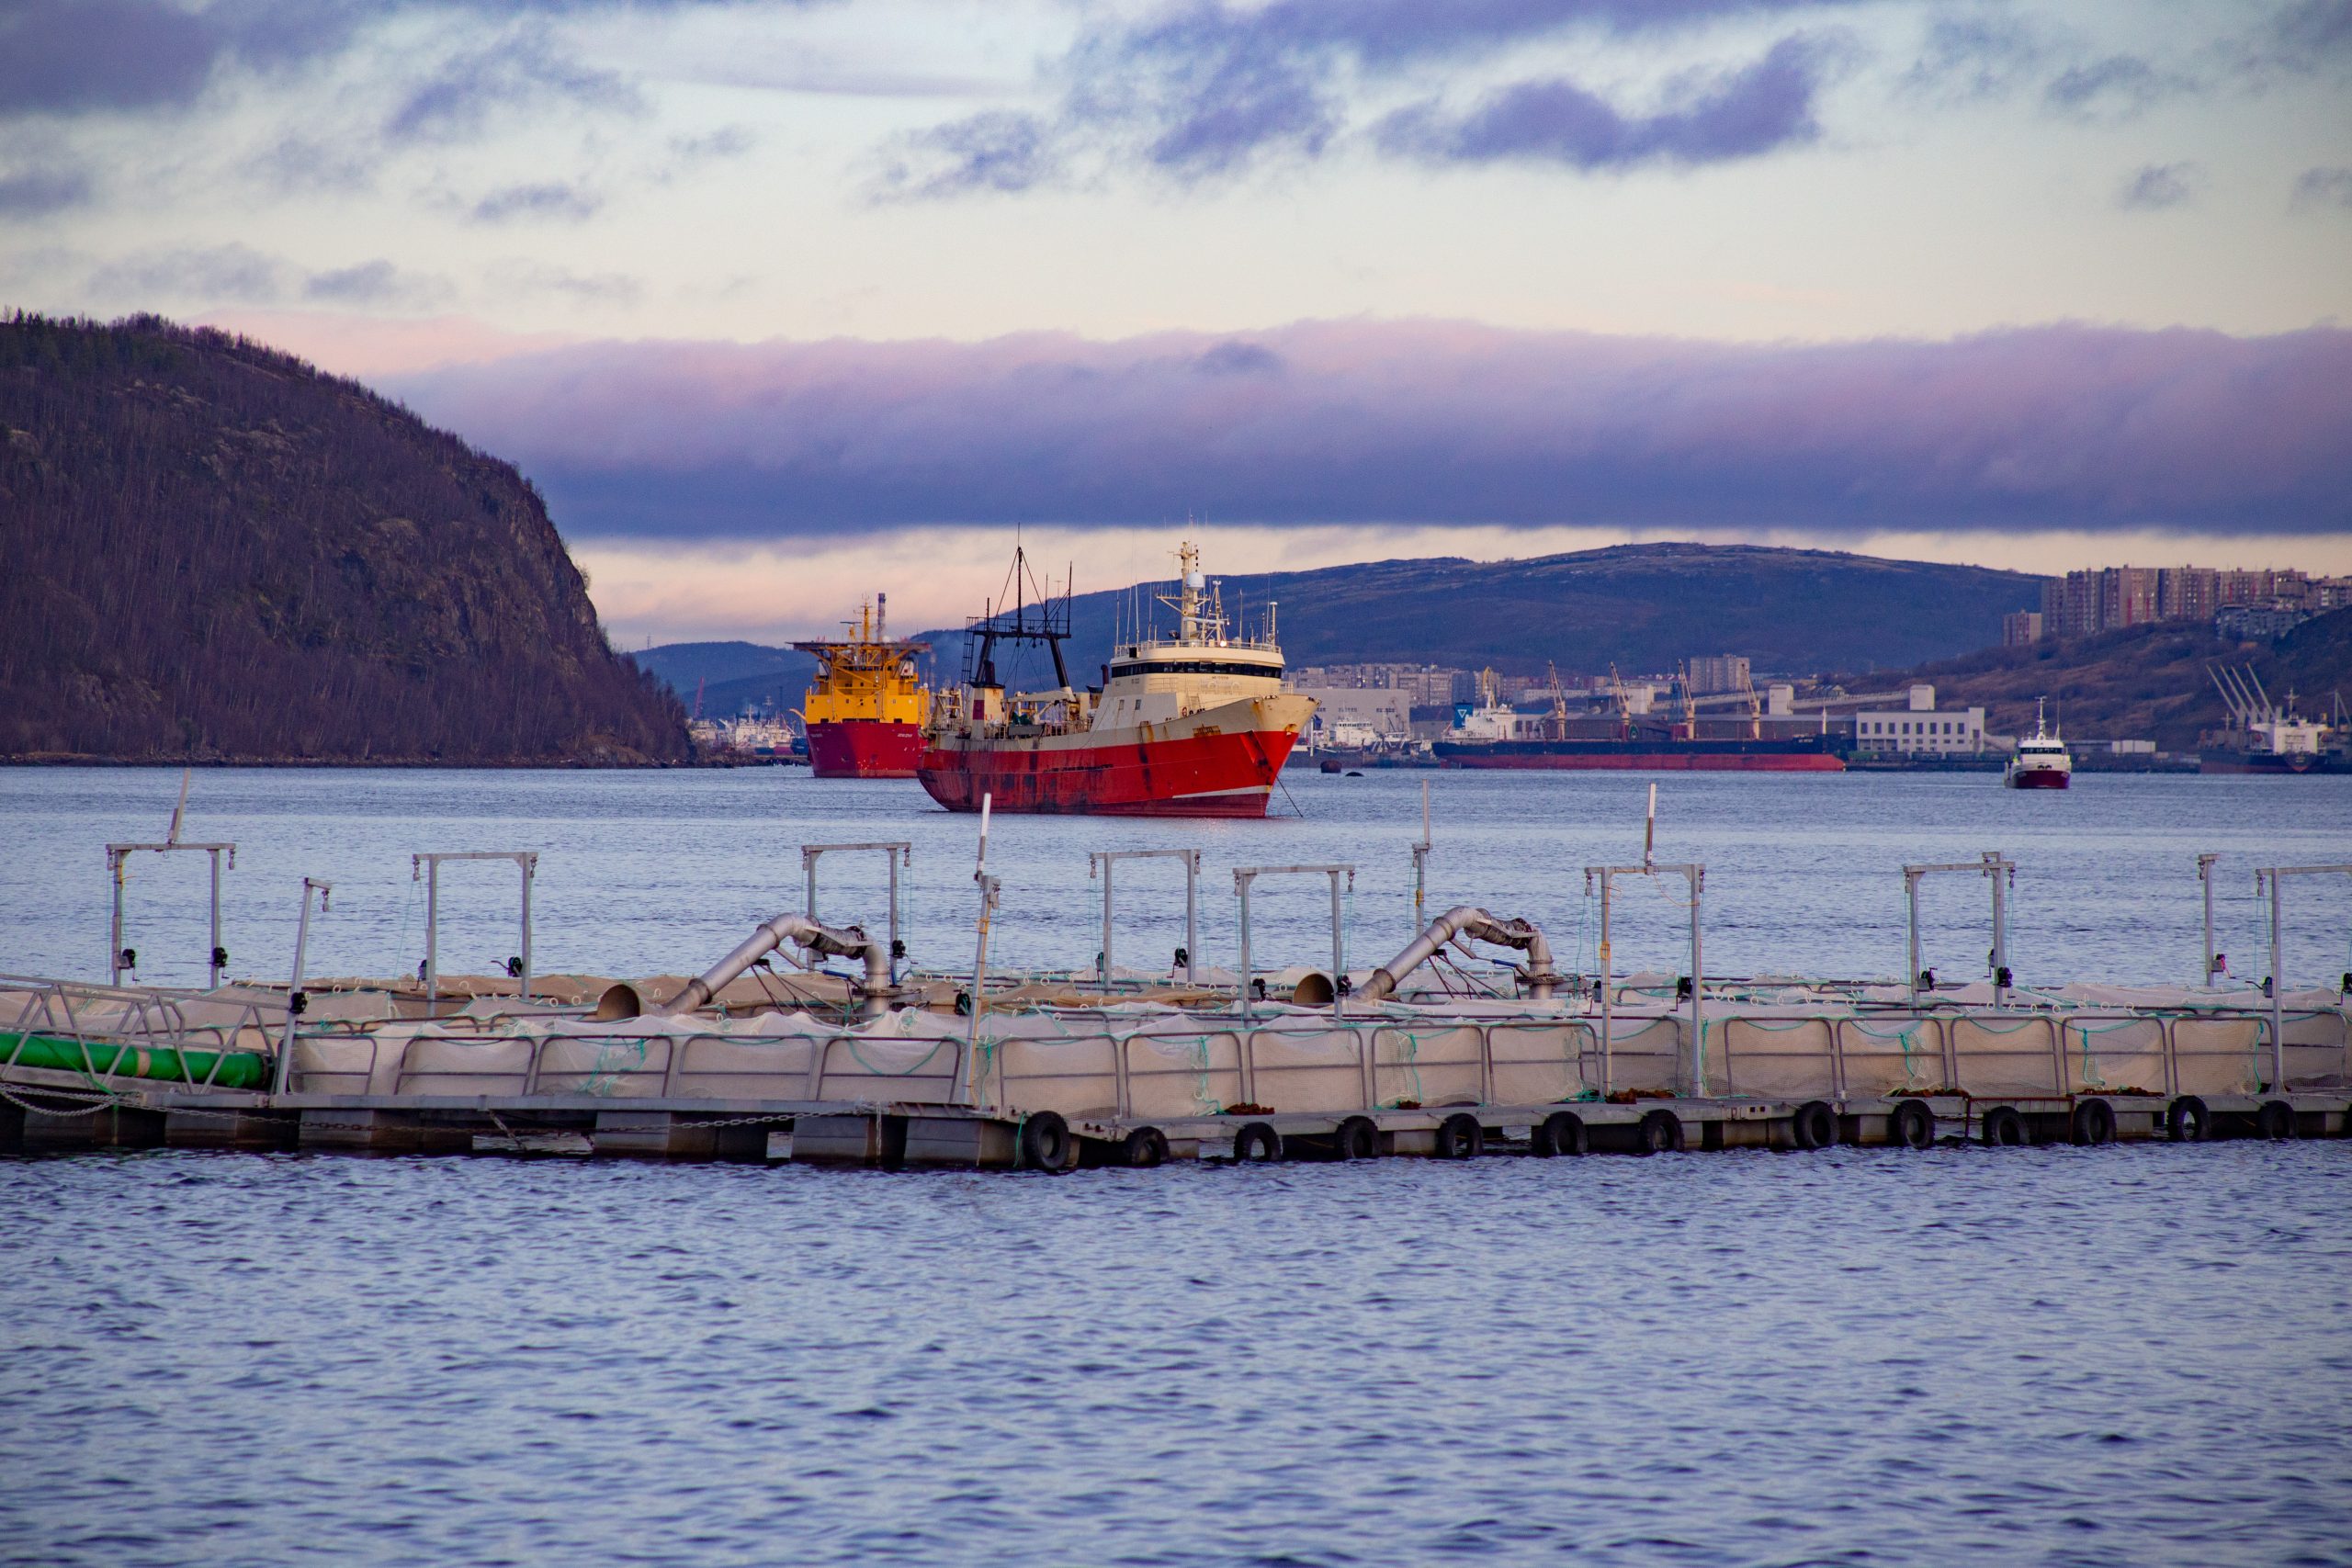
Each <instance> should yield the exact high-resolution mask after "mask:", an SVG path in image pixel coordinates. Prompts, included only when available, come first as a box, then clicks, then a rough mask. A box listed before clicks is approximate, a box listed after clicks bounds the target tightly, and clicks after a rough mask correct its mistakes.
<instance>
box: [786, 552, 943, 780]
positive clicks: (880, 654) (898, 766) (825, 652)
mask: <svg viewBox="0 0 2352 1568" xmlns="http://www.w3.org/2000/svg"><path fill="white" fill-rule="evenodd" d="M889 608H890V600H889V595H888V594H876V595H875V597H874V598H873V599H872V600H871V601H869V602H867V603H865V604H860V605H859V606H858V608H857V619H855V620H854V621H846V622H843V623H842V624H843V625H844V626H847V627H848V628H849V636H847V637H842V638H840V639H838V640H831V641H822V642H796V643H794V644H793V645H792V646H793V647H795V648H797V649H799V650H800V651H801V652H803V653H813V654H815V655H816V656H817V678H816V680H815V682H813V683H812V684H811V685H810V686H809V694H808V695H807V696H806V697H805V698H804V699H802V706H801V709H800V723H801V727H802V728H804V729H806V730H807V731H808V732H809V772H810V773H814V774H815V775H816V776H817V777H819V778H820V779H910V778H912V777H914V776H915V766H916V764H917V763H918V762H919V761H922V727H923V721H924V719H925V718H926V717H928V716H929V715H930V710H931V689H930V688H929V687H928V686H926V685H924V684H923V683H922V677H921V675H920V674H919V673H918V672H917V668H916V664H915V656H916V655H917V654H919V653H928V652H930V651H931V644H929V643H927V642H914V641H901V642H893V641H891V640H890V634H889V630H888V619H889Z"/></svg>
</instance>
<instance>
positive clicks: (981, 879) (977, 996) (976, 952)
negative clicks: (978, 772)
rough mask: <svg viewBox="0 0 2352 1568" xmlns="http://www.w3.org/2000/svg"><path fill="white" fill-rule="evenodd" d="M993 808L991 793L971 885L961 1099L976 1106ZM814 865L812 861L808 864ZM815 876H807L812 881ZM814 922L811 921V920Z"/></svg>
mask: <svg viewBox="0 0 2352 1568" xmlns="http://www.w3.org/2000/svg"><path fill="white" fill-rule="evenodd" d="M995 804H996V795H995V794H994V793H993V792H990V793H988V794H984V795H981V796H980V858H979V863H978V865H977V866H976V867H975V868H974V870H973V872H972V881H973V882H974V883H975V884H976V885H978V888H979V893H980V919H979V927H978V933H977V935H976V937H975V939H974V942H973V946H972V1021H971V1025H970V1028H969V1029H968V1030H967V1032H966V1033H965V1036H964V1067H963V1072H964V1097H965V1103H966V1104H967V1105H972V1106H975V1107H977V1106H978V1105H979V1104H980V1103H981V1096H982V1095H983V1094H985V1093H986V1092H987V1090H986V1088H985V1086H984V1085H983V1084H982V1083H981V1081H980V1074H979V1071H978V1062H979V1055H980V1010H981V1008H982V1006H983V1005H984V1004H983V999H982V998H985V997H986V996H987V995H988V979H989V911H991V910H992V909H994V908H996V890H997V879H996V878H995V877H993V876H990V875H989V807H992V806H994V805H995ZM810 864H811V865H813V864H815V862H814V861H811V862H810ZM810 875H811V876H812V877H813V876H814V873H813V872H812V873H810ZM812 918H813V917H812Z"/></svg>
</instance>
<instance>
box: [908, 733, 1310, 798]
mask: <svg viewBox="0 0 2352 1568" xmlns="http://www.w3.org/2000/svg"><path fill="white" fill-rule="evenodd" d="M1297 739H1298V738H1297V737H1296V736H1295V735H1293V734H1292V733H1291V732H1289V731H1288V730H1282V729H1271V730H1259V731H1254V732H1249V733H1244V734H1239V735H1193V736H1186V737H1183V738H1182V739H1166V740H1153V741H1148V742H1147V743H1145V744H1143V745H1131V746H1103V747H1089V748H1076V747H1073V748H1069V749H1057V750H1043V749H1041V748H1037V747H1030V746H989V745H980V746H973V747H968V748H967V747H948V746H935V747H933V748H932V749H931V750H927V751H925V752H924V753H923V758H922V768H921V769H920V770H919V771H918V772H917V773H916V774H915V776H916V777H917V778H919V779H921V780H922V787H923V788H924V789H926V790H928V791H930V792H931V798H932V799H933V800H935V801H937V802H939V804H940V805H942V806H944V807H947V809H948V810H950V811H978V809H979V808H980V797H981V795H993V796H994V797H995V805H994V809H996V810H998V811H1035V812H1067V813H1089V814H1095V815H1101V816H1107V817H1263V816H1264V815H1265V814H1266V797H1267V795H1268V794H1269V793H1270V792H1271V791H1272V788H1273V785H1274V776H1275V775H1276V774H1277V773H1281V772H1282V766H1283V759H1284V758H1285V757H1288V756H1289V755H1290V749H1291V747H1292V745H1293V744H1294V743H1295V741H1296V740H1297Z"/></svg>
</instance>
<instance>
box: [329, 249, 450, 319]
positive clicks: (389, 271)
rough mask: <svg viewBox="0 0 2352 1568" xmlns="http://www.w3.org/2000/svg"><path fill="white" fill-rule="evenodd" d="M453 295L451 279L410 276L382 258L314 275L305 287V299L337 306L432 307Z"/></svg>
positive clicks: (413, 274) (424, 275) (419, 275)
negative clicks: (450, 284) (451, 293)
mask: <svg viewBox="0 0 2352 1568" xmlns="http://www.w3.org/2000/svg"><path fill="white" fill-rule="evenodd" d="M450 292H451V290H450V288H449V281H448V279H447V278H445V277H438V276H431V275H427V274H419V273H412V272H408V271H405V270H403V269H402V268H400V267H397V266H394V265H392V264H391V263H390V262H389V261H386V260H383V259H382V258H380V257H379V259H377V260H375V261H370V262H361V263H359V264H358V265H356V266H345V267H336V268H334V269H332V270H330V271H326V272H319V273H313V274H311V276H310V277H309V278H308V279H307V280H305V282H304V283H303V285H302V297H303V298H304V299H311V300H317V301H321V302H322V303H327V304H334V305H390V306H404V307H411V308H416V307H429V306H433V305H437V304H440V303H442V302H443V301H445V300H447V299H448V298H449V296H450Z"/></svg>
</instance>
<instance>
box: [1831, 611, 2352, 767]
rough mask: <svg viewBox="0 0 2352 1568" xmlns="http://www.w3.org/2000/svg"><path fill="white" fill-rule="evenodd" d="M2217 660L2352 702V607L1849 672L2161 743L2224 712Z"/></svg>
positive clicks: (2013, 729) (2170, 744) (2008, 725)
mask: <svg viewBox="0 0 2352 1568" xmlns="http://www.w3.org/2000/svg"><path fill="white" fill-rule="evenodd" d="M2211 664H2241V665H2243V664H2251V665H2252V666H2253V667H2254V671H2255V673H2256V675H2257V676H2259V677H2260V678H2261V681H2262V683H2263V686H2264V687H2265V688H2266V689H2267V691H2268V692H2269V694H2270V695H2271V696H2272V697H2273V698H2274V699H2276V700H2278V701H2282V702H2283V701H2284V700H2285V699H2286V696H2287V694H2288V693H2290V692H2293V693H2295V694H2298V696H2299V697H2300V698H2301V707H2302V709H2303V712H2304V713H2305V714H2306V715H2309V716H2317V715H2318V714H2319V713H2320V712H2322V711H2324V710H2325V709H2326V708H2328V707H2329V706H2330V705H2331V700H2332V698H2333V697H2334V696H2335V694H2342V696H2343V698H2344V700H2345V701H2346V702H2347V703H2352V609H2344V610H2335V611H2332V612H2330V613H2329V614H2327V615H2321V616H2318V617H2317V618H2315V619H2312V620H2309V621H2306V622H2304V623H2303V624H2302V625H2301V626H2297V627H2296V628H2295V629H2294V630H2293V631H2292V632H2290V633H2289V634H2288V635H2287V636H2285V637H2281V638H2279V639H2278V641H2277V642H2272V643H2239V642H2230V641H2225V640H2224V639H2222V638H2221V637H2215V636H2214V635H2213V633H2212V628H2211V627H2210V626H2195V625H2183V624H2177V623H2174V624H2165V625H2159V626H2131V627H2128V628H2126V629H2124V630H2122V631H2114V632H2102V633H2100V634H2098V636H2095V637H2077V638H2073V639H2069V640H2066V641H2063V642H2062V641H2056V640H2051V641H2044V642H2039V643H2035V644H2032V645H2031V646H2030V647H2026V648H1988V649H1980V650H1978V651H1977V652H1974V653H1971V654H1967V655H1964V656H1962V657H1961V658H1958V659H1949V660H1941V661H1939V662H1936V663H1931V664H1923V665H1921V666H1919V667H1918V668H1917V669H1915V670H1911V671H1905V672H1904V673H1903V674H1900V675H1896V676H1892V677H1890V676H1889V675H1887V674H1886V673H1885V672H1883V671H1881V672H1880V673H1878V674H1874V675H1870V676H1860V675H1849V676H1848V677H1846V678H1845V679H1846V683H1847V684H1848V685H1849V686H1855V685H1856V682H1862V683H1865V684H1868V685H1869V686H1871V687H1872V688H1873V689H1882V690H1883V689H1887V688H1890V687H1892V686H1894V685H1897V684H1900V683H1901V682H1904V681H1905V680H1916V681H1932V682H1935V686H1936V701H1937V704H1938V705H1939V706H1942V707H1947V708H1951V707H1973V706H1978V705H1982V706H1983V707H1985V709H1986V710H1987V712H1986V714H1985V728H1987V729H1989V730H1992V731H1994V732H1995V733H1996V734H2017V733H2019V732H2020V731H2022V732H2026V733H2030V732H2031V730H2032V728H2033V705H2034V700H2035V699H2036V698H2038V697H2048V698H2049V699H2050V701H2051V704H2052V717H2053V718H2054V719H2058V720H2061V721H2063V723H2064V728H2065V732H2066V734H2067V735H2068V736H2069V737H2071V738H2074V739H2084V740H2120V739H2152V740H2154V741H2155V743H2156V745H2157V748H2158V749H2159V750H2165V751H2186V750H2190V749H2192V748H2194V747H2195V746H2196V744H2197V737H2198V735H2199V733H2200V732H2202V731H2204V730H2207V729H2212V728H2219V727H2220V726H2221V725H2222V723H2223V721H2224V720H2225V718H2226V716H2227V715H2226V711H2225V710H2224V708H2223V707H2222V698H2221V694H2219V693H2218V692H2216V691H2215V690H2214V687H2213V682H2212V681H2211V679H2210V678H2208V676H2207V675H2206V673H2205V671H2206V667H2207V666H2208V665H2211ZM1857 689H1859V688H1857Z"/></svg>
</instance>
